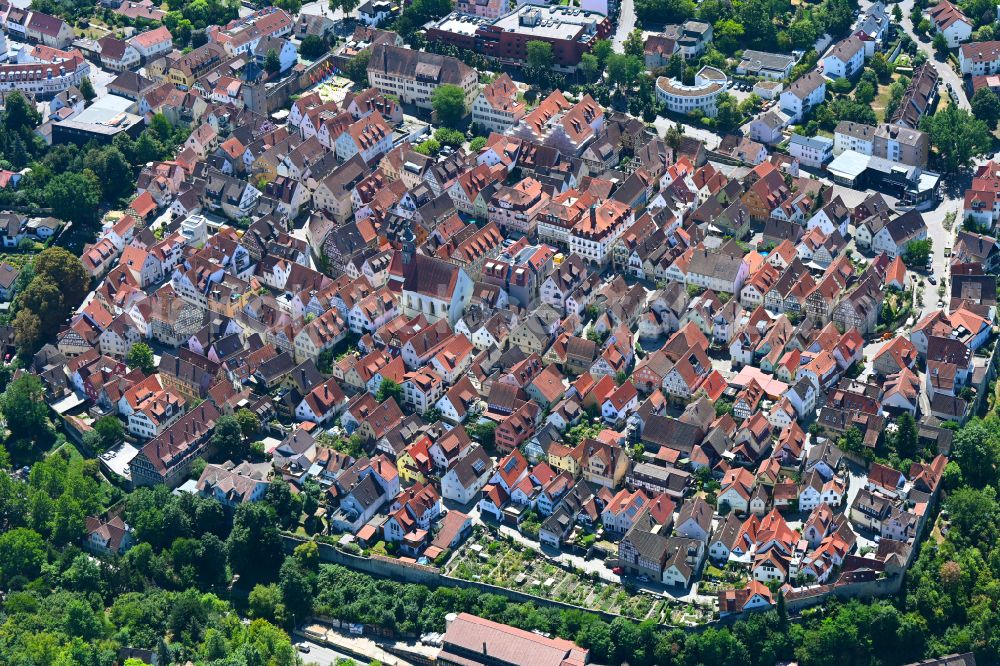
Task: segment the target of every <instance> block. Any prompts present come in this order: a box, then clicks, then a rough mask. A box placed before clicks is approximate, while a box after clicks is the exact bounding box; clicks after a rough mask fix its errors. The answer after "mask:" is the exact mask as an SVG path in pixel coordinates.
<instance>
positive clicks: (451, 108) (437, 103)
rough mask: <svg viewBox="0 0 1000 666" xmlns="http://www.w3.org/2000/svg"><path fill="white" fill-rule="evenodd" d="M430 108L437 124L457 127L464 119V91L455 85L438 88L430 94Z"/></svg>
mask: <svg viewBox="0 0 1000 666" xmlns="http://www.w3.org/2000/svg"><path fill="white" fill-rule="evenodd" d="M431 108H433V109H434V117H435V119H436V120H437V122H438V123H440V124H441V125H444V126H446V127H457V126H458V125H459V124H460V123H461V122H462V118H464V117H465V113H466V108H465V91H463V90H462V89H461V88H459V87H458V86H455V85H451V84H445V85H443V86H438V87H437V88H435V89H434V92H433V93H431Z"/></svg>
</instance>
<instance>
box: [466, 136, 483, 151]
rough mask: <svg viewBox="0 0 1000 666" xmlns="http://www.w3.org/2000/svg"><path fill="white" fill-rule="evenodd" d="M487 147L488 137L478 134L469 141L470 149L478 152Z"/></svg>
mask: <svg viewBox="0 0 1000 666" xmlns="http://www.w3.org/2000/svg"><path fill="white" fill-rule="evenodd" d="M485 147H486V137H485V136H477V137H475V138H473V139H472V141H470V142H469V150H470V151H472V152H474V153H478V152H479V151H480V150H482V149H483V148H485Z"/></svg>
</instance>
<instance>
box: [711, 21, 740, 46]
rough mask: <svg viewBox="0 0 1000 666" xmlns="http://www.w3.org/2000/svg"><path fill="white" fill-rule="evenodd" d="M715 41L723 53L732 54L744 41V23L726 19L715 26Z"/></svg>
mask: <svg viewBox="0 0 1000 666" xmlns="http://www.w3.org/2000/svg"><path fill="white" fill-rule="evenodd" d="M714 35H715V43H716V45H717V46H718V47H719V50H720V51H722V52H723V53H729V54H732V53H733V52H734V51H736V50H738V49H739V48H740V44H741V43H742V41H743V24H742V23H738V22H737V21H734V20H733V19H726V20H725V21H720V22H719V23H718V25H716V26H715V31H714Z"/></svg>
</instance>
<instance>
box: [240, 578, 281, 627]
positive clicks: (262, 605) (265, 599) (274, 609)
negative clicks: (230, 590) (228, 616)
mask: <svg viewBox="0 0 1000 666" xmlns="http://www.w3.org/2000/svg"><path fill="white" fill-rule="evenodd" d="M284 614H285V608H284V605H283V604H282V602H281V589H280V588H279V587H278V586H277V585H276V584H274V583H272V584H270V585H261V584H259V583H258V584H257V585H254V587H253V589H252V590H250V596H249V597H248V598H247V615H248V616H250V617H251V618H261V619H264V620H268V621H269V622H284Z"/></svg>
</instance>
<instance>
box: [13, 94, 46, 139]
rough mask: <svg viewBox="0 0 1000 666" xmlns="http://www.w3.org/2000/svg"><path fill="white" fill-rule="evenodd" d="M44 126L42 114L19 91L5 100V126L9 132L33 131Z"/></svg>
mask: <svg viewBox="0 0 1000 666" xmlns="http://www.w3.org/2000/svg"><path fill="white" fill-rule="evenodd" d="M41 124H42V114H40V113H39V112H38V109H36V108H35V105H34V104H32V103H31V102H29V101H28V100H27V98H25V96H24V95H23V94H22V93H21V91H19V90H15V91H13V92H12V93H11V94H9V95H8V96H7V98H6V99H5V100H4V111H3V125H4V128H5V129H6V130H7V131H11V132H18V133H21V132H24V131H25V130H27V131H31V130H34V129H35V128H36V127H38V126H39V125H41Z"/></svg>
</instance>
